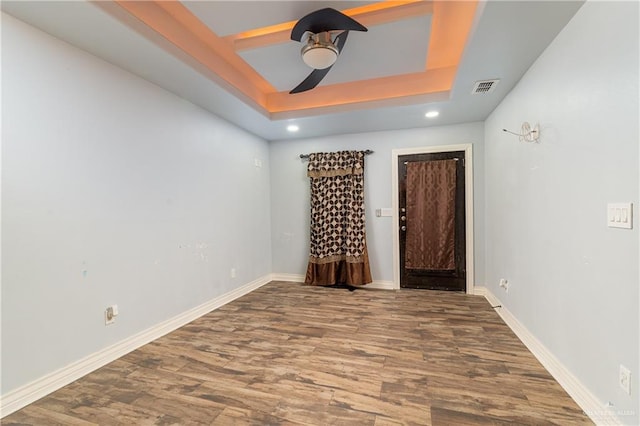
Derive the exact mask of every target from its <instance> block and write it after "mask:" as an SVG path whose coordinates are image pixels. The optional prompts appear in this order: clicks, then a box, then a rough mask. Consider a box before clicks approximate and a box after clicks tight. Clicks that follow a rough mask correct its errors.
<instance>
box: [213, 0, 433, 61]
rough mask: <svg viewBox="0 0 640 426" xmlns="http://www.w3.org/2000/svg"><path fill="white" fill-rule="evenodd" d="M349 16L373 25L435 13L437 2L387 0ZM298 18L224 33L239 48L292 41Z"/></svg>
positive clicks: (238, 49)
mask: <svg viewBox="0 0 640 426" xmlns="http://www.w3.org/2000/svg"><path fill="white" fill-rule="evenodd" d="M342 13H344V14H345V15H347V16H350V17H352V18H353V19H355V20H357V21H358V22H360V23H361V24H362V25H364V26H367V27H371V26H375V25H380V24H385V23H388V22H395V21H400V20H402V19H408V18H413V17H416V16H422V15H428V14H431V13H433V2H432V1H424V0H408V1H384V2H380V3H374V4H369V5H366V6H359V7H355V8H352V9H345V10H343V11H342ZM296 22H297V21H290V22H284V23H282V24H277V25H272V26H268V27H263V28H256V29H254V30H249V31H245V32H242V33H239V34H233V35H229V36H226V37H224V40H226V41H227V42H228V43H229V44H231V45H232V46H233V48H234V49H235V50H236V51H242V50H249V49H256V48H260V47H265V46H269V45H273V44H279V43H286V42H289V41H291V39H290V36H291V29H292V28H293V27H294V25H295V24H296Z"/></svg>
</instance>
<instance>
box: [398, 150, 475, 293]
mask: <svg viewBox="0 0 640 426" xmlns="http://www.w3.org/2000/svg"><path fill="white" fill-rule="evenodd" d="M471 148H472V147H471V145H470V144H464V145H448V146H439V147H437V146H436V147H426V148H410V149H397V150H393V153H392V160H393V163H392V169H393V182H392V191H393V210H392V211H393V233H394V235H393V237H394V239H393V242H394V288H397V289H399V288H420V289H434V290H450V291H466V292H467V293H471V294H472V293H473V179H472V176H473V169H472V157H471V153H472V152H471Z"/></svg>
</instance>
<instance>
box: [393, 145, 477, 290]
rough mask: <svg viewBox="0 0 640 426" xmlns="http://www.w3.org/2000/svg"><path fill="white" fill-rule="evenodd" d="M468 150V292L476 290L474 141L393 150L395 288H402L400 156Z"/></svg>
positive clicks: (466, 189)
mask: <svg viewBox="0 0 640 426" xmlns="http://www.w3.org/2000/svg"><path fill="white" fill-rule="evenodd" d="M451 151H464V161H465V171H464V185H465V188H464V190H465V202H464V203H465V212H464V215H465V240H466V244H465V245H466V265H465V268H466V277H465V278H466V292H467V294H473V290H474V282H475V280H474V277H475V274H474V269H473V263H474V257H473V246H474V241H473V146H472V144H470V143H466V144H459V145H438V146H425V147H418V148H400V149H394V150H392V151H391V210H392V214H391V216H392V217H391V219H392V230H393V289H394V290H399V289H400V235H399V233H398V223H400V222H399V217H398V210H399V206H398V157H399V156H401V155H409V154H433V153H438V152H451Z"/></svg>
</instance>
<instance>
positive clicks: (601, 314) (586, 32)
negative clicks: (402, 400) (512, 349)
mask: <svg viewBox="0 0 640 426" xmlns="http://www.w3.org/2000/svg"><path fill="white" fill-rule="evenodd" d="M638 75H639V74H638V3H637V2H625V3H620V2H616V3H614V2H595V1H590V2H587V3H586V4H585V5H584V6H583V7H582V8H581V9H580V10H579V11H578V12H577V14H576V15H575V17H574V18H573V20H572V21H571V22H570V23H569V24H568V25H567V27H566V28H565V29H564V30H563V31H562V32H561V33H560V34H559V35H558V37H557V38H556V39H555V40H554V42H553V43H552V44H551V45H550V46H549V48H548V49H547V50H546V51H545V52H544V53H543V54H542V55H541V57H540V58H539V59H538V60H537V62H536V63H535V64H534V65H533V66H532V67H531V69H530V70H529V71H528V72H527V74H526V75H525V76H524V77H523V78H522V79H521V81H520V82H519V84H518V85H517V86H516V87H515V88H514V89H513V91H512V92H511V93H510V94H509V95H508V96H507V98H505V100H504V101H503V102H502V103H501V104H500V106H499V107H498V108H497V109H496V110H495V111H494V112H493V114H492V115H491V116H490V117H489V118H488V120H487V121H486V122H485V143H486V146H485V149H486V157H485V161H486V266H487V267H486V278H487V285H488V287H489V289H490V290H491V291H492V292H493V293H494V294H495V295H497V296H498V297H499V298H500V299H501V301H502V303H503V305H505V306H506V307H507V308H508V309H509V310H510V311H511V312H512V313H513V314H514V315H515V316H516V317H517V319H518V320H519V321H520V322H521V323H522V324H524V325H525V326H526V327H527V328H528V329H529V331H531V332H532V333H533V334H534V335H535V336H536V337H537V338H538V340H540V341H541V342H542V343H543V344H544V345H545V346H546V347H547V348H548V349H549V350H550V351H551V352H552V353H553V354H554V355H555V356H556V357H557V358H558V359H559V360H560V361H561V362H562V363H563V364H564V365H565V366H566V367H567V368H568V369H569V370H570V371H571V372H572V373H573V374H574V375H575V376H576V377H577V378H578V379H579V380H580V381H581V382H582V383H583V384H584V385H585V386H587V387H588V388H589V389H590V390H591V392H592V393H593V394H594V395H595V396H596V397H598V398H599V399H600V400H601V401H602V402H603V404H604V403H606V402H611V403H613V411H621V412H622V414H621V415H620V416H619V417H620V419H621V420H622V421H624V422H625V423H626V424H629V425H632V424H633V425H637V424H639V423H640V418H639V417H638V413H639V412H640V407H639V405H638V400H639V398H638V392H639V390H640V386H639V383H640V382H639V381H638V377H639V376H640V371H639V367H640V365H639V358H638V344H639V341H638V336H639V335H640V330H639V328H638V324H639V317H638V299H639V294H638V282H639V275H638V255H639V253H638V228H639V226H640V223H639V222H638V207H640V206H639V205H638V192H639V185H638V179H639V176H638V169H639V158H638V156H639V153H638V145H639V142H638V141H639V140H640V135H639V131H638V117H639V114H640V111H639V107H638ZM523 121H529V122H532V123H534V122H539V123H540V125H541V137H540V144H538V145H536V144H527V143H523V142H518V139H517V137H515V136H512V135H508V134H505V133H503V132H502V131H501V129H502V128H503V127H506V128H509V129H513V130H517V129H519V128H520V125H521V123H522V122H523ZM623 201H630V202H633V203H634V204H635V205H634V208H635V212H634V218H633V219H634V222H635V228H634V229H633V230H623V229H613V228H608V227H607V226H606V220H607V203H610V202H623ZM500 278H506V279H508V280H509V282H510V284H511V287H510V288H509V292H508V293H505V292H504V291H503V290H502V289H501V288H499V287H498V282H499V279H500ZM620 364H623V365H625V366H626V367H628V368H629V369H631V371H632V377H633V382H632V386H631V387H632V396H629V395H627V394H625V393H624V392H623V391H622V390H621V389H620V388H619V387H618V383H617V379H618V368H619V365H620ZM625 410H630V411H633V412H634V415H628V414H629V413H624V411H625Z"/></svg>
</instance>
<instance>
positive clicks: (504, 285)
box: [500, 278, 509, 293]
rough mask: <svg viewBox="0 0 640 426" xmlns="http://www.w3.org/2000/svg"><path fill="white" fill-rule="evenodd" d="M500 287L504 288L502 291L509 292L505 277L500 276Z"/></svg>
mask: <svg viewBox="0 0 640 426" xmlns="http://www.w3.org/2000/svg"><path fill="white" fill-rule="evenodd" d="M500 287H502V288H504V291H506V292H507V293H508V292H509V281H507V280H506V278H500Z"/></svg>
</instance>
